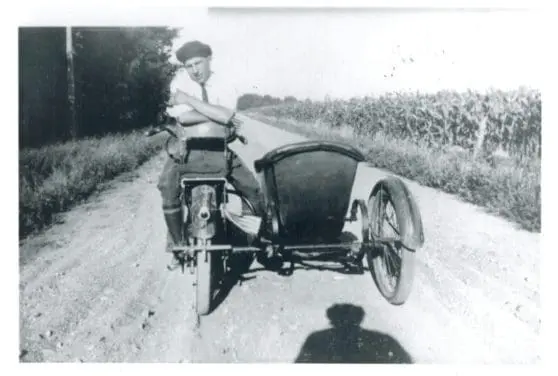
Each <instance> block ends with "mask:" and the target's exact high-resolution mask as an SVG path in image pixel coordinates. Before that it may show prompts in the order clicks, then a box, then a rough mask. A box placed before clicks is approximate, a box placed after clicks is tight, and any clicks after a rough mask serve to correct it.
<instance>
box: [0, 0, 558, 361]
mask: <svg viewBox="0 0 558 376" xmlns="http://www.w3.org/2000/svg"><path fill="white" fill-rule="evenodd" d="M40 6H41V5H38V7H40ZM103 6H104V5H103ZM126 6H127V7H129V8H128V9H129V12H128V13H126V11H125V10H124V9H125V8H124V7H122V8H119V9H120V10H118V11H117V10H116V9H117V8H116V7H115V8H114V9H111V8H110V7H109V6H107V9H106V11H102V10H101V7H102V6H101V5H99V7H98V8H91V10H89V11H86V10H82V11H81V12H79V11H78V10H68V13H67V14H66V13H58V16H57V17H52V20H50V21H49V19H48V17H46V16H45V18H44V19H43V18H40V19H39V20H37V21H36V22H35V21H33V17H31V16H29V17H28V18H27V19H28V22H27V23H22V24H20V25H19V26H18V30H17V36H18V56H17V57H18V59H17V60H18V66H17V69H18V76H17V80H18V106H17V108H18V119H19V127H18V139H19V144H18V158H19V161H18V194H19V204H18V205H19V207H18V212H19V213H18V215H19V222H18V233H19V243H18V248H19V251H18V273H17V274H18V275H17V279H18V283H17V287H18V301H17V302H18V303H17V304H18V328H17V332H18V336H19V343H18V346H19V359H18V360H17V363H18V364H22V363H167V364H169V363H170V364H178V363H212V364H215V363H218V364H230V363H260V364H302V363H305V364H308V363H310V364H314V365H318V364H332V363H334V364H355V363H356V364H361V365H362V364H367V365H371V364H390V365H411V364H429V365H530V366H537V365H540V364H541V362H542V359H543V355H544V350H543V343H542V337H543V336H542V329H541V328H542V327H543V320H542V317H543V315H542V308H541V307H542V306H543V304H542V303H541V283H542V282H541V259H543V256H542V253H541V250H542V239H541V161H542V132H541V131H542V95H541V92H542V86H543V84H544V83H545V80H548V76H546V75H545V72H544V69H543V65H542V64H543V63H542V62H543V60H544V55H543V47H542V46H543V43H544V46H546V47H545V48H548V42H545V39H544V38H542V37H541V33H542V30H543V24H542V22H541V10H540V9H536V8H534V7H533V8H528V7H527V5H525V7H523V8H519V7H516V8H513V7H510V8H503V7H498V8H490V7H489V6H485V7H477V8H466V7H462V8H457V7H455V8H452V7H449V6H448V7H446V8H428V7H422V8H421V7H419V6H418V5H417V6H416V7H413V8H405V7H401V8H396V7H392V8H390V7H387V6H385V7H380V6H377V7H374V6H371V7H362V8H351V7H348V6H347V7H346V8H342V7H331V8H328V7H325V6H324V7H321V8H310V7H308V8H296V7H290V6H284V7H282V6H280V5H279V4H277V5H275V6H273V7H263V6H262V7H257V6H252V7H248V6H243V7H233V6H231V7H225V6H218V7H217V6H215V7H212V6H207V7H203V8H202V7H199V6H198V7H196V6H187V5H183V6H179V5H176V6H175V8H166V7H163V6H162V5H161V7H160V12H161V13H160V14H158V15H156V14H155V13H157V12H156V9H157V4H154V5H152V6H151V8H145V7H144V8H143V12H144V15H143V16H142V17H140V16H137V17H136V16H134V15H135V14H136V13H137V14H139V12H140V10H141V9H142V6H140V5H139V4H138V5H137V9H135V10H134V4H133V3H129V4H127V5H126ZM37 9H39V8H37ZM37 9H36V12H35V13H34V14H37V13H38V11H37ZM45 9H47V7H46V6H45ZM76 9H77V6H76ZM84 9H86V8H84ZM92 9H96V10H95V11H93V10H92ZM72 12H75V13H72ZM87 12H90V13H92V14H93V15H92V16H91V19H90V20H88V19H87V18H83V16H84V14H86V13H87ZM53 13H54V12H53ZM145 13H147V14H145ZM72 14H73V15H74V16H72ZM149 16H153V18H154V20H153V21H148V20H149ZM134 17H135V18H134ZM165 17H167V18H165ZM45 20H46V21H47V22H45ZM545 111H546V107H545ZM547 140H548V138H547ZM545 204H546V202H545ZM10 251H11V250H10ZM12 252H15V251H12ZM545 260H546V261H545V262H546V263H547V266H548V265H549V264H548V263H550V262H551V261H549V260H547V259H546V258H545ZM9 267H10V268H13V269H14V270H15V267H14V266H13V264H10V266H9ZM15 286H16V285H15V284H14V289H15ZM544 306H545V309H546V300H545V304H544ZM14 310H15V307H14ZM547 317H548V315H545V318H547ZM14 330H15V323H14ZM10 346H11V349H12V350H10V351H12V352H14V349H15V348H16V347H15V346H16V344H12V345H10ZM188 370H189V368H185V369H184V370H183V372H188ZM295 371H296V368H295ZM181 372H182V370H181ZM190 372H192V371H190ZM227 372H228V371H227ZM367 372H368V371H367ZM372 372H373V371H372ZM527 372H528V371H527Z"/></svg>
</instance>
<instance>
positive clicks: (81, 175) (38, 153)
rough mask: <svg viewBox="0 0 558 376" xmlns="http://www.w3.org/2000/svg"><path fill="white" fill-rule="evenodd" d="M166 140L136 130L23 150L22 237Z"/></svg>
mask: <svg viewBox="0 0 558 376" xmlns="http://www.w3.org/2000/svg"><path fill="white" fill-rule="evenodd" d="M163 142H164V137H161V136H154V137H151V138H147V137H145V135H144V134H143V132H142V131H135V132H133V133H128V134H116V135H108V136H105V137H101V138H86V139H82V140H79V141H71V142H65V143H59V144H54V145H49V146H45V147H41V148H27V149H22V150H20V152H19V236H20V239H21V238H23V237H25V236H27V235H29V234H30V233H33V232H36V231H39V230H41V229H43V228H44V227H45V226H47V225H49V224H51V223H52V221H53V219H54V217H55V215H56V214H58V213H61V212H65V211H67V210H69V209H70V208H72V207H73V206H74V205H75V204H77V203H79V202H80V201H82V200H84V199H86V198H87V197H89V196H90V195H91V194H92V193H94V192H95V191H96V190H97V189H98V188H99V186H100V184H101V183H104V182H106V181H108V180H110V179H113V178H115V177H116V176H117V175H119V174H121V173H124V172H128V171H132V170H134V169H136V168H138V167H139V166H140V165H141V164H143V163H144V162H146V161H147V160H148V159H149V158H150V157H152V156H154V155H155V154H157V153H158V152H159V151H160V150H162V147H163V145H164V143H163Z"/></svg>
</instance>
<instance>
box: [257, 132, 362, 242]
mask: <svg viewBox="0 0 558 376" xmlns="http://www.w3.org/2000/svg"><path fill="white" fill-rule="evenodd" d="M363 160H364V157H363V155H362V154H361V153H360V152H359V151H358V150H356V149H355V148H353V147H351V146H348V145H345V144H341V143H334V142H324V141H306V142H300V143H295V144H289V145H285V146H282V147H279V148H277V149H274V150H272V151H270V152H269V153H267V154H266V155H264V156H263V157H262V158H261V159H259V160H257V161H256V162H255V163H254V167H255V169H256V172H257V173H258V174H259V176H260V179H261V180H262V183H263V184H262V185H263V191H264V192H263V194H264V196H265V200H266V203H267V207H268V217H269V218H268V220H271V221H275V222H276V224H277V226H276V231H277V233H276V234H275V236H276V237H278V238H279V239H278V240H280V241H281V242H282V243H284V244H289V243H291V244H292V243H299V244H300V243H302V244H303V243H315V242H316V241H328V242H331V241H335V240H336V239H337V238H338V237H339V236H340V234H341V231H342V230H343V226H344V222H345V215H346V213H347V210H348V207H349V200H350V197H351V191H352V188H353V183H354V179H355V175H356V169H357V165H358V163H359V162H362V161H363Z"/></svg>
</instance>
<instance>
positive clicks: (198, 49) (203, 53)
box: [176, 40, 212, 63]
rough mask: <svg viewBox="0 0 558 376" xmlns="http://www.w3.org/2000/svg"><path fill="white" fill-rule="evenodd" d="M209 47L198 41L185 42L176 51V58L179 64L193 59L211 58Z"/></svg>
mask: <svg viewBox="0 0 558 376" xmlns="http://www.w3.org/2000/svg"><path fill="white" fill-rule="evenodd" d="M211 53H212V51H211V47H209V46H208V45H207V44H204V43H202V42H200V41H197V40H194V41H191V42H186V43H184V44H183V45H182V47H180V48H179V49H178V51H176V58H177V59H178V61H180V62H181V63H185V62H186V60H188V59H191V58H193V57H208V56H211Z"/></svg>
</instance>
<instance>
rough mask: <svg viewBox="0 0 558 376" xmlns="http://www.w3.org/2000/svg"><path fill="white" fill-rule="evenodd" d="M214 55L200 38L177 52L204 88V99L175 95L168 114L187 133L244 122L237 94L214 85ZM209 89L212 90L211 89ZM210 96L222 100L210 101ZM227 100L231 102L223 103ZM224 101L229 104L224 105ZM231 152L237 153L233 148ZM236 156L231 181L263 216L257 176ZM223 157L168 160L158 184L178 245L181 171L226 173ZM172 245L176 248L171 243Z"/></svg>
mask: <svg viewBox="0 0 558 376" xmlns="http://www.w3.org/2000/svg"><path fill="white" fill-rule="evenodd" d="M212 55H213V53H212V50H211V47H210V46H208V45H207V44H204V43H201V42H199V41H190V42H187V43H185V44H184V45H182V46H181V47H180V48H179V49H178V50H177V52H176V58H177V59H178V60H179V61H180V62H181V63H182V64H183V65H184V67H185V68H186V71H187V73H188V76H189V77H190V79H191V80H192V81H193V82H194V83H196V84H198V85H199V88H200V89H201V90H200V93H201V98H202V99H201V100H200V99H198V98H196V97H195V96H193V95H191V94H189V93H186V92H185V91H183V90H180V89H179V90H176V91H175V92H174V93H173V94H172V95H171V98H170V101H169V106H170V107H169V108H168V109H167V113H168V114H169V115H171V116H173V117H175V118H176V120H177V122H178V124H179V125H180V126H182V127H185V129H184V130H185V132H186V133H187V127H188V126H192V125H196V124H200V123H203V122H207V121H213V122H215V123H218V124H221V125H223V126H225V127H235V128H236V130H237V131H238V130H239V129H240V126H241V125H242V121H241V120H239V119H238V118H237V117H236V113H235V108H236V100H237V96H235V95H229V98H227V97H224V96H223V95H222V94H223V93H221V95H219V93H218V92H213V90H212V89H214V88H215V86H214V85H213V84H214V83H215V82H214V81H215V80H214V73H213V72H212V70H211V61H212ZM217 80H218V78H217ZM208 88H210V89H211V90H208ZM219 89H221V90H219ZM216 90H218V91H227V92H230V88H217V89H216ZM210 97H215V98H220V99H217V100H215V101H210V100H209V98H210ZM227 99H228V102H229V103H223V102H226V101H227ZM211 102H219V103H218V104H215V103H211ZM223 104H226V105H227V106H228V107H225V106H223ZM231 153H233V152H232V151H231ZM233 158H234V160H233V164H232V171H231V173H230V175H229V180H230V182H231V184H233V185H234V186H235V188H236V189H237V190H238V191H239V192H240V193H241V194H243V195H244V196H245V197H246V198H247V199H248V200H249V201H250V202H251V203H252V205H253V206H254V210H255V211H256V213H255V214H256V215H258V216H263V212H264V209H263V201H262V198H261V195H260V191H259V184H258V182H257V180H256V178H255V176H254V175H253V174H252V172H251V171H250V170H249V169H248V168H247V167H246V165H245V164H244V163H243V162H242V161H241V160H240V158H239V157H238V156H237V155H236V154H234V153H233ZM222 159H223V153H222V152H221V151H212V150H202V151H198V150H193V151H192V152H191V153H189V155H188V159H187V161H186V163H185V164H183V165H181V164H178V163H176V162H175V161H174V160H172V159H171V158H169V159H168V160H167V162H166V164H165V166H164V168H163V172H162V174H161V177H160V179H159V183H158V185H157V187H158V189H159V190H160V192H161V196H162V201H163V202H162V204H163V205H162V206H163V213H164V217H165V222H166V224H167V227H168V230H169V233H170V237H171V240H172V242H174V244H177V243H178V242H179V241H180V239H181V226H182V213H181V202H180V191H181V189H180V184H179V179H180V174H182V173H186V172H193V171H200V169H202V170H203V171H212V172H215V171H216V169H218V170H219V173H222V174H223V176H224V175H225V171H224V169H223V167H222V166H223V163H222ZM168 247H172V244H170V242H169V244H168ZM174 266H177V260H176V259H175V258H174V256H173V262H172V264H171V267H174Z"/></svg>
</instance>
